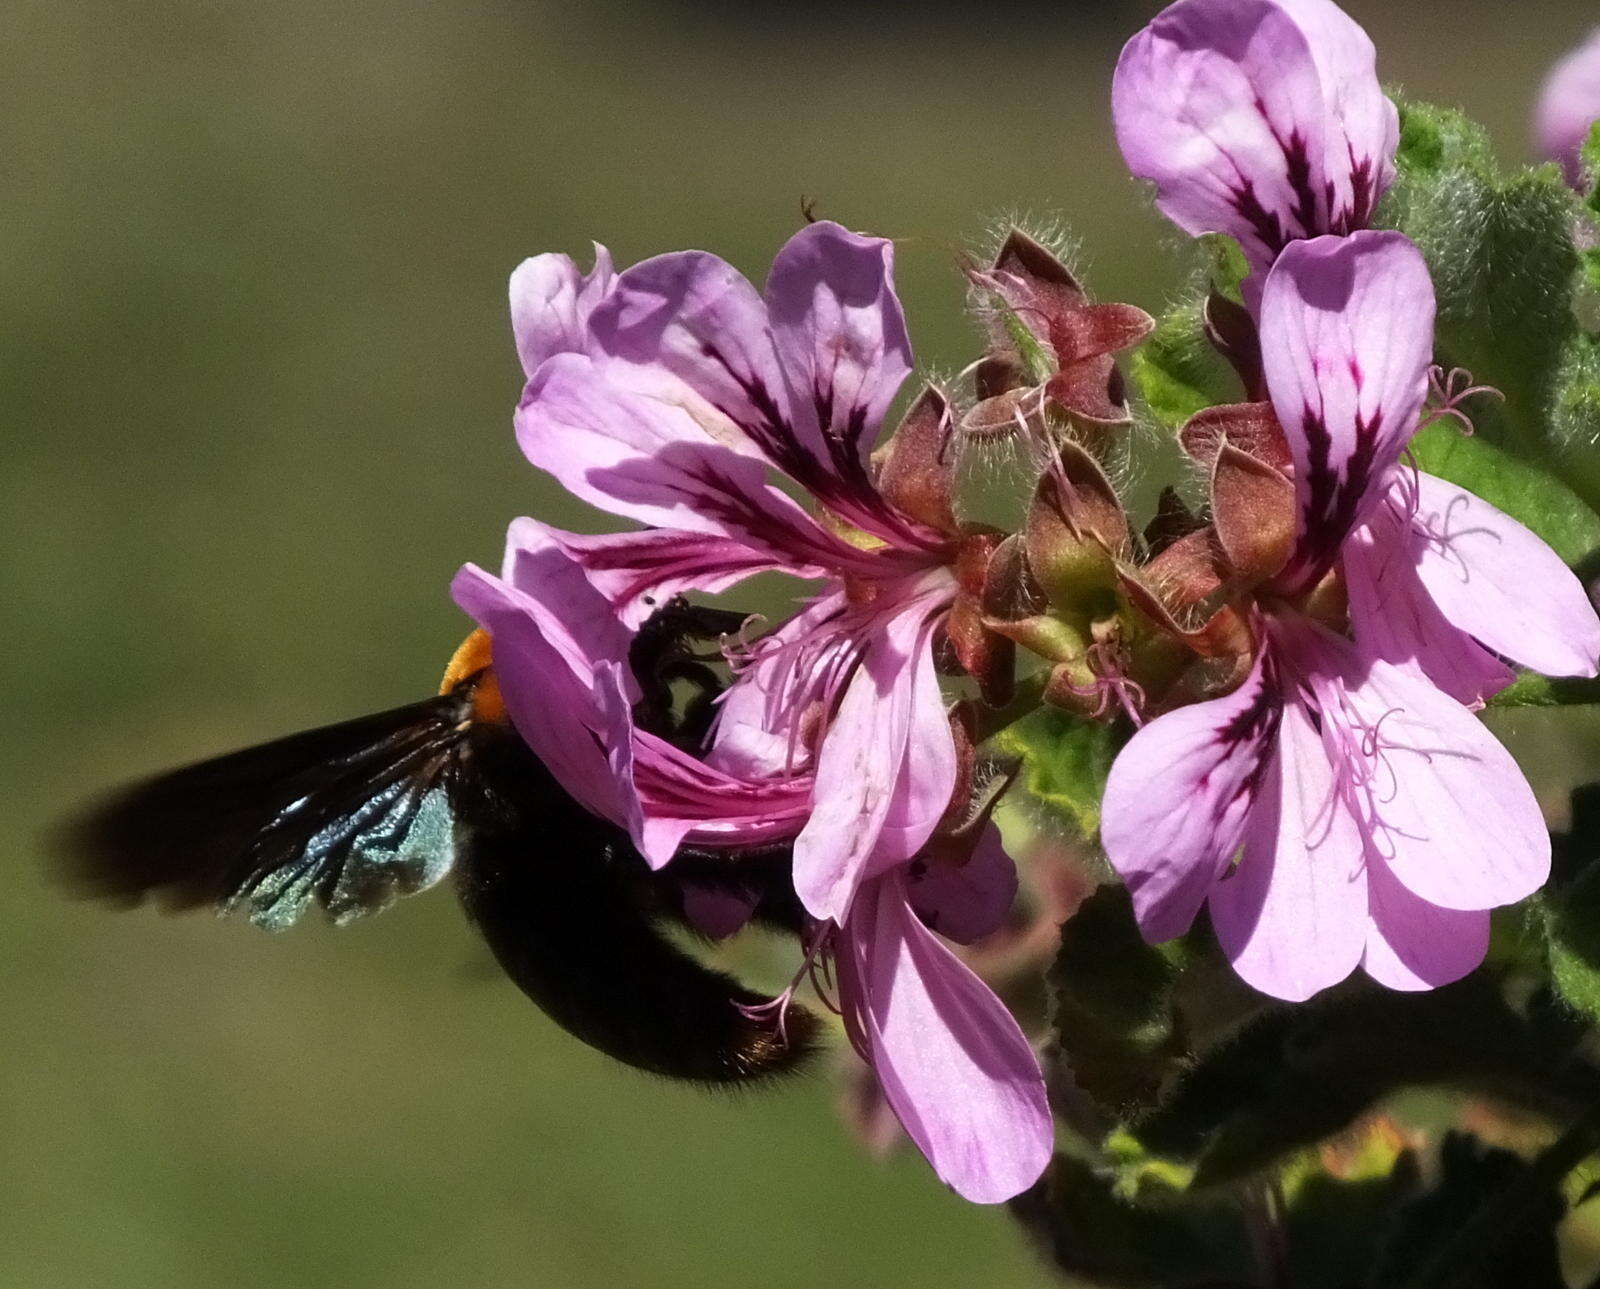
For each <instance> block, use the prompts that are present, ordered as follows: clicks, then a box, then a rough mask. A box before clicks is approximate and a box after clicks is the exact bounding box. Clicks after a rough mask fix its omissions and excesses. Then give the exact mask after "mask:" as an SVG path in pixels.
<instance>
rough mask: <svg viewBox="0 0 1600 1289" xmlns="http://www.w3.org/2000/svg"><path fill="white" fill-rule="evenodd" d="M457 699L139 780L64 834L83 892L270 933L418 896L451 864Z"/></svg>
mask: <svg viewBox="0 0 1600 1289" xmlns="http://www.w3.org/2000/svg"><path fill="white" fill-rule="evenodd" d="M470 715H471V697H470V694H469V693H451V694H447V695H444V696H442V697H439V698H433V699H429V700H427V701H426V702H421V703H413V704H411V705H409V706H406V707H401V708H396V709H395V710H393V711H388V712H381V713H379V714H378V715H375V716H365V717H362V718H360V719H358V720H353V721H345V722H343V723H341V724H338V725H329V726H325V727H323V728H321V729H315V730H308V731H306V732H305V733H302V734H295V735H291V736H290V737H288V738H283V739H278V740H276V741H274V742H271V743H267V744H264V745H262V746H260V747H253V748H247V749H245V750H244V751H240V752H234V753H231V754H229V755H227V756H222V757H218V758H216V759H214V760H209V761H202V762H200V763H199V764H196V765H191V766H187V767H185V768H183V769H180V770H174V771H171V772H169V773H167V774H163V775H159V776H157V777H155V778H153V779H148V780H146V781H144V782H143V783H138V784H135V785H134V786H132V787H130V788H126V789H123V790H122V791H120V792H117V793H116V794H114V795H112V796H111V797H109V798H107V799H106V800H105V801H103V802H101V803H100V804H99V805H98V806H95V807H94V808H92V809H91V810H90V811H89V812H88V813H87V814H86V815H84V816H83V817H82V818H80V819H79V820H77V821H76V822H75V823H73V824H72V825H70V826H69V827H68V828H67V829H66V830H65V832H64V833H63V834H62V836H61V838H60V839H59V840H60V846H59V849H60V850H61V851H62V852H63V854H64V855H65V857H66V860H67V864H68V874H69V877H70V878H71V879H72V880H73V882H74V884H75V885H76V886H77V887H78V888H79V889H80V890H81V891H83V892H84V893H86V894H89V895H93V896H99V897H102V898H107V899H111V900H115V901H118V902H120V903H123V904H130V905H131V904H139V903H142V902H144V901H146V900H155V901H158V902H162V903H165V904H166V905H167V906H169V907H172V908H192V907H197V906H199V905H203V904H212V905H215V906H216V907H217V908H218V909H220V910H222V911H223V912H233V911H235V910H241V911H244V912H246V913H247V914H248V916H249V918H250V920H251V921H252V922H254V923H255V924H256V925H258V926H262V927H266V928H268V929H270V930H281V929H283V928H285V927H288V926H290V925H292V924H293V923H294V922H295V921H296V920H297V919H298V918H299V917H300V916H301V914H302V913H304V912H305V910H306V909H307V908H308V907H309V906H310V905H311V904H313V903H315V904H318V905H320V906H321V907H322V908H323V909H324V910H325V911H326V912H327V914H328V915H329V916H330V917H331V918H332V919H333V920H334V921H335V922H336V923H339V924H341V925H342V924H344V923H346V922H349V921H351V920H353V919H355V918H358V917H361V916H364V915H366V914H369V913H376V912H379V911H381V910H382V909H384V908H387V907H388V906H389V905H390V904H391V903H393V902H394V900H395V899H396V898H398V897H399V896H402V895H410V894H413V893H415V892H417V891H422V890H426V889H427V888H428V887H430V886H432V885H433V884H434V883H436V882H438V881H439V880H440V879H441V878H442V877H443V876H444V875H445V874H446V873H447V872H449V871H450V869H451V867H452V866H453V864H454V863H455V855H456V828H455V818H454V811H453V810H452V807H451V800H450V791H451V785H452V782H453V780H454V779H455V778H456V777H457V776H458V775H459V773H460V767H461V762H462V758H463V756H464V755H465V748H466V732H467V730H468V729H469V728H470Z"/></svg>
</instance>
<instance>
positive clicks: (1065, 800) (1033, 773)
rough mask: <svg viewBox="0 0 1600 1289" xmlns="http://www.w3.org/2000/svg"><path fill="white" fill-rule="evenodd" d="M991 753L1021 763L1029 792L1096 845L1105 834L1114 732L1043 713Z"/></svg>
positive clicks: (994, 743) (1003, 737) (998, 740)
mask: <svg viewBox="0 0 1600 1289" xmlns="http://www.w3.org/2000/svg"><path fill="white" fill-rule="evenodd" d="M989 747H990V748H992V749H993V750H994V751H995V752H996V753H998V754H999V755H1000V756H1002V757H1018V758H1020V759H1021V761H1022V787H1023V788H1024V790H1025V791H1027V793H1028V794H1029V795H1030V796H1032V797H1034V798H1035V799H1036V800H1038V801H1039V802H1040V803H1042V804H1043V805H1045V806H1046V807H1047V808H1049V809H1050V810H1051V811H1052V812H1053V813H1054V814H1057V815H1060V816H1062V817H1063V818H1065V819H1066V820H1067V821H1069V822H1070V823H1071V824H1072V826H1073V828H1074V829H1076V831H1077V832H1078V833H1080V834H1081V835H1082V836H1084V837H1085V838H1088V839H1091V840H1092V839H1093V838H1094V837H1095V836H1096V834H1097V833H1098V832H1099V831H1100V797H1101V794H1102V793H1103V792H1104V791H1105V786H1106V775H1107V774H1109V773H1110V772H1111V761H1112V758H1113V757H1114V756H1115V755H1116V744H1115V736H1114V734H1113V733H1112V730H1111V728H1110V727H1109V726H1107V725H1102V724H1098V723H1096V722H1093V721H1085V720H1081V719H1079V718H1078V717H1076V716H1070V715H1068V714H1067V713H1066V712H1063V711H1060V710H1059V709H1057V708H1053V707H1041V708H1040V709H1039V710H1037V711H1035V712H1033V713H1032V714H1030V715H1028V716H1026V717H1024V718H1023V719H1022V720H1020V721H1017V722H1016V723H1015V724H1013V725H1011V726H1008V727H1007V728H1006V729H1004V730H1001V731H1000V733H999V734H997V735H995V737H994V738H993V739H992V740H990V743H989Z"/></svg>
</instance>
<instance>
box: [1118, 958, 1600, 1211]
mask: <svg viewBox="0 0 1600 1289" xmlns="http://www.w3.org/2000/svg"><path fill="white" fill-rule="evenodd" d="M1577 1035H1578V1031H1577V1030H1576V1028H1575V1027H1574V1026H1573V1024H1572V1023H1571V1021H1570V1018H1565V1019H1564V1018H1562V1017H1561V1016H1560V1015H1559V1013H1557V1012H1555V1011H1554V1009H1552V1008H1548V1007H1546V1008H1544V1009H1537V1008H1535V1007H1534V1006H1533V1005H1532V1004H1530V1006H1529V1008H1528V1011H1527V1013H1526V1014H1524V1013H1523V1012H1519V1011H1517V1010H1516V1009H1514V1008H1512V1007H1511V1006H1510V1005H1509V1004H1508V1003H1507V1002H1506V1000H1505V998H1504V997H1502V995H1501V993H1500V989H1499V986H1498V984H1497V983H1496V982H1495V981H1494V980H1493V979H1492V978H1490V977H1489V976H1488V974H1487V973H1484V972H1479V973H1477V974H1475V975H1473V976H1469V977H1468V978H1467V979H1465V980H1461V981H1457V982H1456V983H1455V984H1453V985H1446V986H1444V987H1443V988H1440V989H1437V990H1434V991H1432V992H1430V993H1419V994H1401V993H1395V992H1392V991H1389V990H1384V989H1379V988H1377V987H1375V986H1372V985H1369V984H1364V983H1362V982H1359V981H1351V982H1349V983H1347V984H1345V985H1342V986H1339V987H1337V988H1335V989H1332V990H1329V991H1328V992H1326V993H1324V994H1320V995H1318V996H1317V997H1316V998H1314V999H1312V1000H1311V1001H1310V1002H1307V1003H1302V1004H1300V1005H1299V1006H1296V1007H1279V1008H1275V1009H1273V1010H1271V1011H1267V1012H1264V1013H1262V1014H1261V1015H1260V1016H1258V1017H1257V1018H1256V1019H1254V1020H1252V1021H1250V1022H1249V1023H1248V1024H1246V1025H1245V1026H1243V1027H1242V1028H1241V1029H1240V1030H1239V1031H1238V1032H1237V1033H1236V1034H1235V1035H1234V1036H1233V1037H1231V1038H1230V1039H1228V1040H1227V1041H1225V1042H1222V1043H1219V1044H1217V1045H1216V1046H1215V1047H1213V1048H1212V1049H1211V1050H1209V1051H1207V1052H1205V1053H1203V1054H1201V1055H1200V1056H1199V1057H1197V1058H1196V1059H1195V1060H1194V1062H1193V1064H1192V1066H1190V1067H1189V1068H1188V1069H1187V1070H1186V1071H1185V1072H1184V1074H1183V1075H1182V1076H1181V1077H1180V1078H1179V1079H1177V1080H1175V1081H1174V1082H1173V1084H1172V1086H1171V1088H1170V1090H1169V1091H1168V1092H1167V1093H1166V1094H1165V1095H1164V1097H1163V1099H1162V1101H1161V1103H1160V1105H1159V1106H1157V1108H1156V1109H1155V1110H1153V1111H1152V1112H1151V1113H1150V1114H1148V1115H1146V1116H1145V1117H1144V1118H1143V1119H1142V1120H1139V1121H1137V1122H1135V1123H1134V1125H1133V1132H1134V1134H1135V1135H1136V1136H1137V1138H1138V1140H1139V1141H1140V1142H1141V1143H1142V1144H1143V1145H1144V1146H1145V1148H1146V1149H1148V1150H1150V1151H1151V1152H1152V1153H1155V1154H1158V1155H1162V1156H1165V1157H1167V1158H1170V1159H1174V1160H1178V1161H1181V1162H1189V1161H1192V1162H1193V1163H1194V1165H1195V1174H1194V1181H1193V1183H1192V1185H1193V1187H1196V1188H1205V1187H1209V1186H1218V1185H1226V1184H1233V1183H1237V1182H1238V1181H1240V1180H1242V1179H1245V1178H1248V1177H1251V1176H1253V1175H1256V1174H1259V1173H1262V1172H1265V1171H1267V1170H1269V1169H1271V1168H1272V1167H1274V1166H1275V1165H1277V1164H1279V1163H1281V1162H1282V1161H1283V1160H1285V1159H1286V1158H1288V1157H1290V1156H1292V1155H1294V1154H1295V1153H1296V1152H1299V1151H1301V1150H1304V1149H1305V1148H1307V1147H1309V1146H1311V1145H1314V1144H1315V1143H1317V1142H1319V1141H1322V1140H1323V1139H1325V1138H1327V1137H1329V1136H1331V1135H1333V1134H1334V1133H1336V1132H1339V1131H1341V1130H1343V1129H1344V1128H1346V1127H1347V1126H1348V1125H1349V1124H1350V1123H1352V1122H1354V1120H1356V1119H1357V1118H1358V1117H1360V1116H1361V1115H1362V1114H1364V1113H1366V1111H1367V1110H1368V1109H1369V1108H1370V1107H1371V1106H1372V1105H1373V1104H1374V1103H1375V1102H1377V1101H1378V1100H1379V1099H1380V1098H1382V1097H1384V1096H1387V1095H1389V1094H1390V1093H1392V1092H1395V1091H1398V1090H1399V1089H1401V1088H1404V1087H1410V1086H1416V1085H1419V1084H1432V1083H1450V1084H1454V1085H1456V1086H1460V1087H1466V1088H1492V1089H1494V1091H1495V1093H1496V1095H1498V1096H1500V1097H1501V1098H1504V1099H1507V1100H1511V1101H1513V1102H1515V1103H1517V1104H1519V1105H1523V1106H1525V1107H1527V1108H1529V1109H1532V1110H1537V1111H1541V1112H1546V1113H1550V1114H1555V1115H1567V1114H1570V1113H1572V1112H1573V1108H1574V1107H1575V1106H1578V1105H1587V1104H1589V1103H1590V1102H1591V1101H1592V1100H1593V1099H1594V1097H1595V1095H1596V1091H1597V1089H1600V1072H1597V1071H1595V1070H1594V1069H1593V1068H1591V1067H1589V1066H1587V1065H1584V1064H1583V1063H1582V1062H1580V1061H1577V1060H1576V1059H1575V1058H1574V1056H1573V1052H1572V1044H1573V1043H1574V1042H1575V1041H1576V1038H1577Z"/></svg>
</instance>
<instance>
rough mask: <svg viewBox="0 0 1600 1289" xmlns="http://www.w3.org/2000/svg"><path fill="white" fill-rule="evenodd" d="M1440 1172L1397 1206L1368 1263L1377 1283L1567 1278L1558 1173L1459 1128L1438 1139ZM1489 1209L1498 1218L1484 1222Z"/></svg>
mask: <svg viewBox="0 0 1600 1289" xmlns="http://www.w3.org/2000/svg"><path fill="white" fill-rule="evenodd" d="M1437 1171H1438V1180H1437V1181H1436V1182H1435V1184H1434V1185H1433V1187H1432V1189H1430V1190H1429V1191H1427V1192H1426V1193H1424V1194H1421V1195H1418V1196H1416V1197H1414V1198H1412V1199H1411V1200H1409V1201H1407V1202H1406V1203H1405V1204H1404V1205H1402V1206H1401V1208H1400V1209H1399V1211H1398V1212H1396V1213H1395V1215H1394V1220H1393V1224H1392V1226H1391V1229H1390V1231H1389V1234H1388V1236H1387V1238H1386V1239H1385V1240H1384V1243H1383V1248H1382V1250H1381V1251H1380V1254H1379V1257H1378V1259H1377V1261H1376V1264H1375V1265H1374V1267H1373V1268H1372V1272H1371V1280H1370V1282H1369V1283H1371V1284H1372V1285H1373V1286H1374V1289H1446V1286H1449V1287H1450V1289H1500V1286H1503V1285H1526V1286H1529V1289H1535V1287H1537V1286H1546V1285H1548V1286H1558V1285H1562V1284H1565V1283H1566V1281H1565V1280H1564V1278H1563V1277H1562V1274H1561V1256H1560V1247H1559V1245H1558V1243H1557V1239H1556V1227H1557V1225H1558V1224H1559V1223H1560V1221H1561V1219H1562V1218H1563V1217H1565V1216H1566V1211H1567V1205H1566V1201H1565V1199H1564V1198H1563V1197H1562V1194H1561V1191H1560V1188H1559V1185H1558V1184H1557V1183H1558V1182H1559V1178H1551V1177H1550V1176H1548V1175H1546V1174H1545V1173H1544V1172H1542V1171H1541V1170H1540V1169H1539V1167H1538V1165H1537V1164H1530V1163H1529V1162H1528V1161H1527V1160H1525V1159H1522V1158H1520V1157H1519V1156H1517V1155H1515V1154H1512V1153H1511V1152H1510V1151H1509V1150H1497V1149H1493V1148H1491V1147H1488V1146H1485V1145H1484V1144H1483V1143H1482V1142H1481V1141H1479V1140H1478V1139H1477V1138H1476V1137H1472V1136H1469V1135H1468V1134H1466V1133H1460V1132H1452V1133H1449V1134H1447V1135H1446V1136H1445V1138H1444V1140H1443V1141H1442V1142H1441V1143H1440V1149H1439V1167H1438V1170H1437ZM1486 1213H1487V1214H1491V1215H1493V1216H1494V1217H1495V1218H1496V1219H1497V1220H1494V1221H1493V1222H1485V1221H1483V1220H1482V1219H1481V1217H1480V1215H1483V1214H1486ZM1475 1219H1476V1220H1475Z"/></svg>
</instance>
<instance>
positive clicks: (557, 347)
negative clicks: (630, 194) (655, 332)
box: [510, 244, 614, 376]
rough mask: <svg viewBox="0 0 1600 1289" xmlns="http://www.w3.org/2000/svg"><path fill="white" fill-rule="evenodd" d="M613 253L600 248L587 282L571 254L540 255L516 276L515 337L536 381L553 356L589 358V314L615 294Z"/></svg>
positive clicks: (520, 355)
mask: <svg viewBox="0 0 1600 1289" xmlns="http://www.w3.org/2000/svg"><path fill="white" fill-rule="evenodd" d="M613 281H614V274H613V273H612V270H611V254H610V252H608V251H607V250H606V248H605V247H603V246H601V245H599V244H596V246H595V248H594V268H593V269H592V270H591V271H590V273H589V275H588V276H587V277H585V276H584V275H583V274H582V273H580V272H579V271H578V266H577V265H576V264H574V263H573V262H572V260H571V259H570V258H569V257H567V256H565V255H535V256H534V257H533V258H532V259H528V260H523V261H522V263H521V264H519V265H518V266H517V268H516V271H515V272H513V273H512V275H511V289H510V295H511V332H512V335H513V336H514V337H515V338H516V342H517V357H518V358H519V359H521V361H522V370H523V372H524V373H526V374H527V375H528V376H532V375H533V373H534V372H535V371H537V370H538V368H539V364H540V363H542V362H544V360H545V359H546V358H548V357H550V355H552V354H559V353H584V352H585V351H586V350H587V348H588V323H589V315H590V314H591V313H593V312H594V308H595V306H596V305H597V304H599V303H600V301H601V300H603V299H604V298H605V297H606V295H607V294H608V293H609V291H610V290H611V285H612V282H613Z"/></svg>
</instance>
